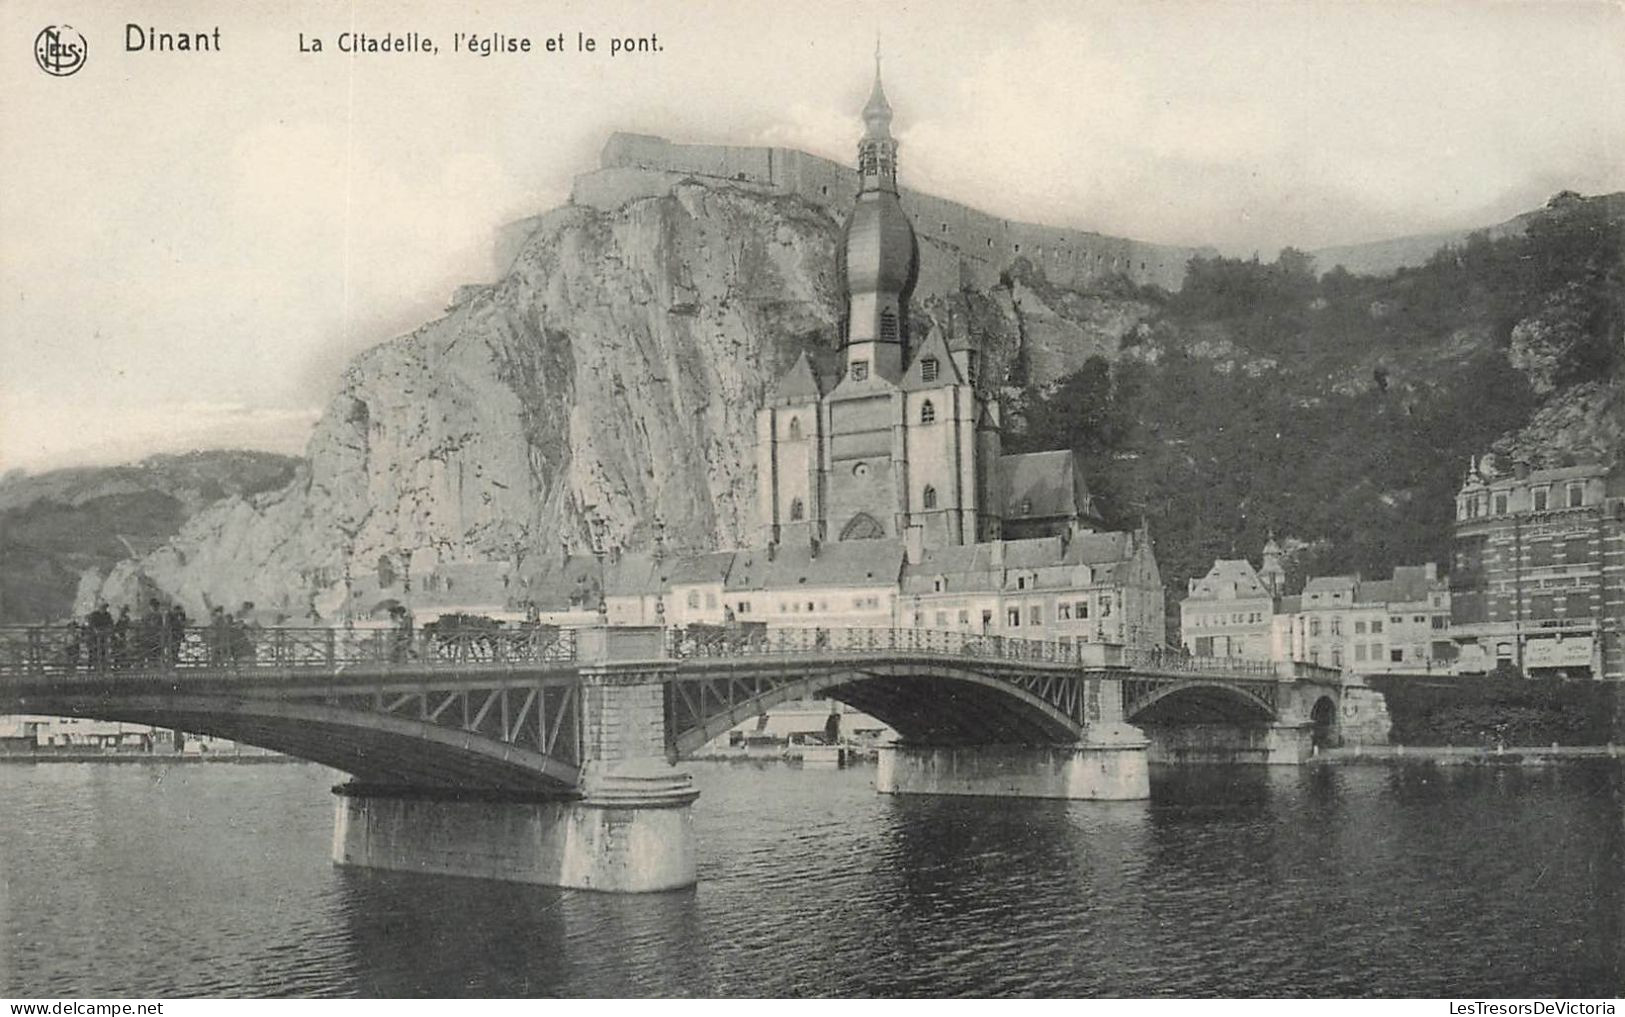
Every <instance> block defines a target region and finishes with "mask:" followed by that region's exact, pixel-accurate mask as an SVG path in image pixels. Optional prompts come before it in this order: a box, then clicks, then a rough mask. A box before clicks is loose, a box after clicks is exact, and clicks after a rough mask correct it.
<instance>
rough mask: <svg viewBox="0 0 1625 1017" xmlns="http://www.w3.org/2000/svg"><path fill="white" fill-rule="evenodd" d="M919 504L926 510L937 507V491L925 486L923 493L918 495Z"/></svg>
mask: <svg viewBox="0 0 1625 1017" xmlns="http://www.w3.org/2000/svg"><path fill="white" fill-rule="evenodd" d="M920 502H921V504H923V505H924V506H925V507H926V508H928V509H934V508H936V507H937V489H936V488H934V487H932V486H931V485H929V484H927V485H926V487H925V492H924V493H923V494H921V495H920Z"/></svg>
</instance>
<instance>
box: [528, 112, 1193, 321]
mask: <svg viewBox="0 0 1625 1017" xmlns="http://www.w3.org/2000/svg"><path fill="white" fill-rule="evenodd" d="M690 178H693V179H697V180H701V181H715V182H718V183H721V182H726V183H727V184H729V185H731V186H735V187H744V188H751V189H760V190H763V191H766V192H769V193H775V194H793V195H796V196H797V197H800V198H804V199H806V200H808V201H810V202H813V203H814V204H817V205H821V206H823V207H824V208H825V209H826V210H827V211H828V212H829V214H830V217H831V218H832V219H834V220H835V221H837V222H839V221H840V220H841V219H842V218H844V217H845V215H846V211H847V208H848V207H849V206H850V203H851V200H852V195H853V194H855V193H857V191H858V187H859V184H860V180H859V177H858V172H857V169H856V168H855V167H850V166H842V165H840V164H838V163H834V162H831V161H830V160H828V159H823V158H820V157H819V156H816V155H808V154H807V153H805V152H798V151H796V150H794V149H789V148H752V147H744V146H736V145H684V144H677V143H674V142H671V141H668V140H667V139H665V138H659V137H655V136H652V135H647V134H624V133H619V132H617V133H615V134H612V135H611V136H610V138H609V141H608V142H607V143H606V144H605V145H604V150H603V153H602V155H601V156H600V158H599V168H598V169H597V170H594V171H592V172H589V173H583V174H582V175H580V176H578V177H576V179H575V186H574V187H573V189H572V191H571V195H570V200H571V203H572V204H576V205H586V206H590V207H592V208H596V209H600V210H602V211H613V210H615V209H618V208H621V207H622V206H624V205H626V204H628V203H629V202H632V201H636V200H639V199H642V198H653V197H659V196H661V195H664V194H669V193H670V192H671V189H672V187H673V186H674V185H676V184H677V183H680V182H681V181H683V180H685V179H690ZM898 197H899V199H900V201H901V203H902V208H903V211H904V212H905V213H907V214H908V217H909V219H911V220H912V221H913V222H914V224H915V228H916V230H917V232H918V234H919V239H920V243H921V245H922V246H924V245H929V246H932V247H936V248H938V249H939V253H941V254H943V255H946V256H945V257H938V258H930V259H924V260H922V272H923V273H925V274H923V275H922V277H921V279H920V290H921V291H922V292H924V293H944V292H950V291H953V290H957V289H959V288H960V287H961V286H964V285H966V284H969V285H971V286H974V287H976V288H979V289H985V288H991V287H993V286H995V285H997V284H998V280H999V275H1000V273H1002V272H1003V271H1004V270H1005V269H1007V268H1008V267H1010V265H1011V263H1013V262H1014V261H1015V260H1016V259H1018V258H1026V259H1027V260H1028V261H1030V262H1031V263H1032V264H1034V265H1036V266H1037V267H1039V268H1040V269H1042V270H1043V272H1044V275H1045V276H1046V277H1047V278H1048V279H1049V280H1050V281H1051V282H1054V283H1056V284H1058V285H1061V286H1067V287H1072V288H1083V287H1085V286H1087V285H1089V284H1091V283H1094V282H1098V281H1100V280H1102V279H1106V278H1109V277H1111V276H1114V275H1121V276H1123V277H1124V278H1127V279H1129V280H1130V281H1132V282H1134V283H1136V284H1141V285H1144V284H1154V285H1157V286H1161V287H1163V288H1164V289H1167V290H1177V289H1179V288H1180V286H1181V285H1183V283H1184V280H1185V265H1186V262H1188V261H1189V260H1190V259H1191V258H1192V257H1195V256H1198V255H1201V256H1212V255H1214V254H1217V253H1218V252H1217V251H1216V250H1214V249H1212V248H1208V247H1170V246H1166V245H1163V244H1150V243H1145V242H1143V241H1139V240H1126V239H1123V238H1121V237H1109V236H1105V235H1103V234H1100V233H1090V232H1087V231H1084V230H1073V229H1062V228H1059V227H1055V226H1039V225H1036V224H1033V223H1024V222H1015V221H1012V220H1010V219H1001V218H999V217H998V216H994V215H989V214H988V213H986V212H982V211H980V210H978V209H974V208H970V207H968V206H966V205H961V204H959V203H957V202H953V201H948V200H946V199H943V198H938V197H935V196H933V195H929V194H922V193H920V192H919V191H913V190H909V189H908V188H900V189H899V191H898ZM538 221H539V220H538V219H535V218H532V219H525V220H521V221H519V222H517V223H513V224H511V225H509V226H508V227H506V228H505V229H504V230H503V231H502V234H501V237H500V239H499V242H498V252H497V257H498V261H499V264H500V265H503V266H505V265H507V264H508V263H509V262H511V261H512V259H513V256H514V255H515V254H517V253H518V250H519V246H520V245H521V244H522V243H523V242H524V240H525V238H526V237H528V236H529V235H530V233H531V232H532V231H533V230H534V228H535V226H536V223H537V222H538ZM950 265H957V266H958V273H957V275H955V276H954V277H952V278H939V279H933V278H931V277H930V273H931V272H932V271H933V268H935V270H936V271H939V272H940V271H947V270H948V269H947V266H950Z"/></svg>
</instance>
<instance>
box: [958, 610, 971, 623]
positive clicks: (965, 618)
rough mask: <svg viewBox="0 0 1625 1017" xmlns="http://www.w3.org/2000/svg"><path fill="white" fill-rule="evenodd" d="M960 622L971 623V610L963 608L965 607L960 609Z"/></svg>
mask: <svg viewBox="0 0 1625 1017" xmlns="http://www.w3.org/2000/svg"><path fill="white" fill-rule="evenodd" d="M959 624H961V625H969V624H970V611H969V610H968V609H966V608H963V607H962V608H960V609H959Z"/></svg>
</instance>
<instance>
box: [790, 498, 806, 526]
mask: <svg viewBox="0 0 1625 1017" xmlns="http://www.w3.org/2000/svg"><path fill="white" fill-rule="evenodd" d="M805 514H806V509H804V508H803V507H802V505H801V499H800V498H792V499H790V521H791V522H792V523H799V522H800V521H801V517H802V516H803V515H805Z"/></svg>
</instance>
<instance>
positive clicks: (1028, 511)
mask: <svg viewBox="0 0 1625 1017" xmlns="http://www.w3.org/2000/svg"><path fill="white" fill-rule="evenodd" d="M1021 514H1022V515H1024V516H1030V515H1032V514H1033V500H1032V499H1031V498H1023V499H1022V502H1021Z"/></svg>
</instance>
